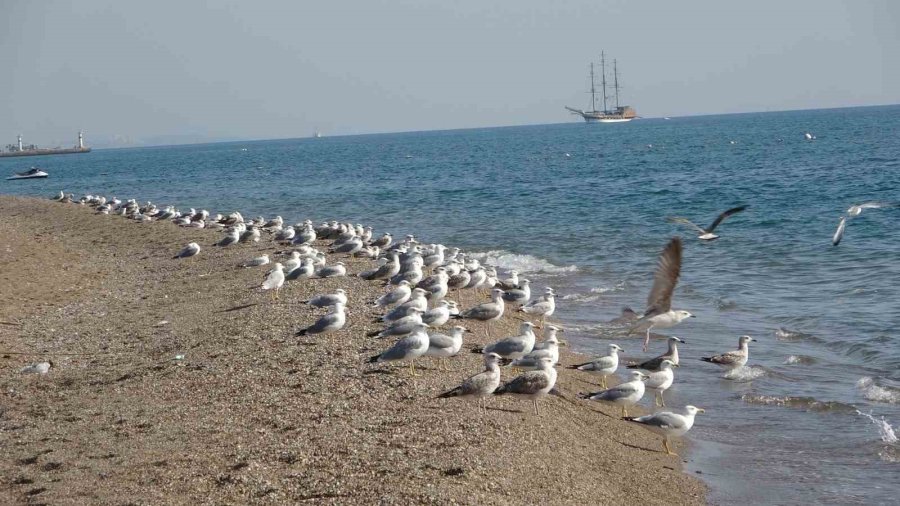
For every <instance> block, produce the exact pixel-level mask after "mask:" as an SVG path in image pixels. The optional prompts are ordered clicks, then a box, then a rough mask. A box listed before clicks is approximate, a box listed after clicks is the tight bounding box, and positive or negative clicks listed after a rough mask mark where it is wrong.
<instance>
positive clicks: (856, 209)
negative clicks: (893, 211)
mask: <svg viewBox="0 0 900 506" xmlns="http://www.w3.org/2000/svg"><path fill="white" fill-rule="evenodd" d="M896 206H897V205H896V204H890V203H886V202H865V203H862V204H854V205H852V206H850V207H849V208H847V215H846V216H841V220H840V221H839V222H838V227H837V230H835V231H834V235H833V236H832V237H831V245H832V246H837V245H838V244H840V243H841V239H843V237H844V229H845V228H847V219H848V218H855V217H857V216H859V215H860V214H862V212H863V210H865V209H882V208H887V207H896Z"/></svg>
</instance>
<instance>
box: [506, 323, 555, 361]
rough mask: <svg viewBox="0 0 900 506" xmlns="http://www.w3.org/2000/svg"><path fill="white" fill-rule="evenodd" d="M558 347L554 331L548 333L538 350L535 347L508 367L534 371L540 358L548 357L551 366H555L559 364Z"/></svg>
mask: <svg viewBox="0 0 900 506" xmlns="http://www.w3.org/2000/svg"><path fill="white" fill-rule="evenodd" d="M554 328H556V327H554ZM559 345H560V342H559V339H558V338H557V337H556V330H553V331H550V332H549V333H548V336H547V337H546V338H545V339H544V340H543V341H542V342H541V347H540V348H538V346H537V345H535V346H534V348H533V349H532V350H531V353H528V354H527V355H525V356H524V357H522V358H517V359H515V360H513V361H512V362H511V363H510V364H509V365H510V366H511V367H513V368H518V369H522V370H526V371H528V370H534V369H537V367H538V362H539V361H540V360H541V359H542V358H544V357H548V358H550V363H551V365H553V366H556V364H557V362H559Z"/></svg>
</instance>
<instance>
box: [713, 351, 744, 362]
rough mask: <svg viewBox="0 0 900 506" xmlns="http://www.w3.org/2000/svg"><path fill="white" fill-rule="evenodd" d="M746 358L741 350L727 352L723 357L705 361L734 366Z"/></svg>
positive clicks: (716, 356)
mask: <svg viewBox="0 0 900 506" xmlns="http://www.w3.org/2000/svg"><path fill="white" fill-rule="evenodd" d="M743 358H744V354H743V353H741V351H740V350H733V351H728V352H725V353H723V354H721V355H714V356H712V357H706V358H704V359H703V360H705V361H707V362H712V363H713V364H718V365H733V364H736V363H738V362H740V361H741V360H742V359H743Z"/></svg>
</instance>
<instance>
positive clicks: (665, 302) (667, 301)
mask: <svg viewBox="0 0 900 506" xmlns="http://www.w3.org/2000/svg"><path fill="white" fill-rule="evenodd" d="M679 274H681V239H680V238H678V237H673V238H672V240H670V241H669V243H668V244H667V245H666V247H665V248H664V249H663V250H662V253H660V255H659V260H658V261H657V264H656V274H655V275H654V276H653V287H652V288H651V289H650V295H648V296H647V310H646V311H644V314H643V315H642V316H641V317H640V318H639V319H638V320H637V321H636V322H635V324H634V325H633V326H632V327H631V329H629V331H628V333H629V334H632V333H634V332H637V331H640V330H645V329H646V331H647V337H646V338H645V339H644V348H643V349H644V351H647V344H648V343H649V342H650V329H654V328H657V329H665V328H669V327H674V326H675V325H678V324H679V323H680V322H681V320H684V319H685V318H691V317H693V316H694V315H692V314H691V313H689V312H687V311H675V310H673V309H672V292H674V291H675V285H676V284H678V276H679Z"/></svg>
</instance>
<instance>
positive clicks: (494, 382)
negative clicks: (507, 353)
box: [437, 353, 500, 411]
mask: <svg viewBox="0 0 900 506" xmlns="http://www.w3.org/2000/svg"><path fill="white" fill-rule="evenodd" d="M499 362H500V355H497V354H496V353H488V354H487V355H485V356H484V371H482V372H480V373H478V374H476V375H474V376H469V377H468V378H467V379H466V380H465V381H463V382H462V384H461V385H459V386H458V387H456V388H454V389H452V390H448V391H446V392H444V393H442V394H441V395H439V396H437V398H438V399H449V398H451V397H467V398H469V397H471V398H474V399H478V400H479V406H480V408H481V410H482V411H486V408H485V399H486V398H487V397H488V396H490V395H491V394H492V393H494V390H497V387H498V386H500V366H499Z"/></svg>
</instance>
